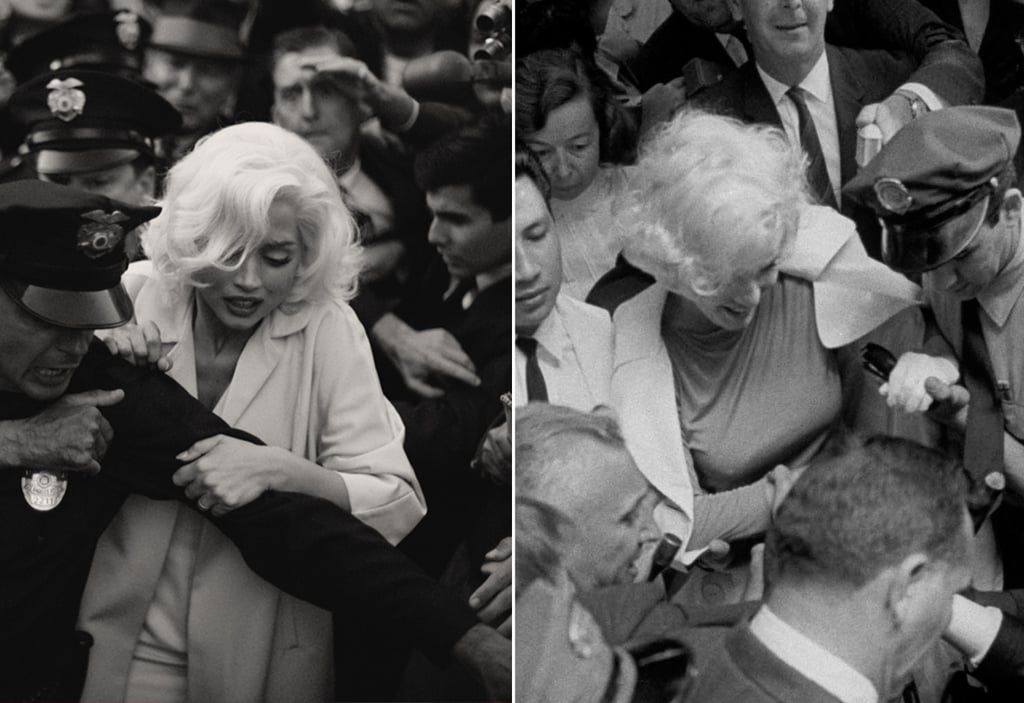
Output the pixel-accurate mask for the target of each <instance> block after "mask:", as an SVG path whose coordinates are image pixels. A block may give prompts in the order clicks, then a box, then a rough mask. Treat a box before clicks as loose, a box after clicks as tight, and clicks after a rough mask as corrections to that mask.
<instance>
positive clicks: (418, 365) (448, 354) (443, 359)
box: [373, 315, 480, 398]
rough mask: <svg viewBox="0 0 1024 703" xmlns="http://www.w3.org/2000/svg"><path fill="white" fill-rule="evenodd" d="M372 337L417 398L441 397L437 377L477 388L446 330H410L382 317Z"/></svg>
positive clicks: (472, 369) (476, 380) (475, 378)
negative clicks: (451, 379)
mask: <svg viewBox="0 0 1024 703" xmlns="http://www.w3.org/2000/svg"><path fill="white" fill-rule="evenodd" d="M373 334H374V336H375V338H376V339H377V341H378V343H379V344H380V346H381V348H383V349H384V351H385V352H386V353H387V355H388V357H389V358H390V359H391V361H392V362H393V363H394V364H395V367H396V368H397V369H398V371H399V373H400V374H401V376H402V380H403V381H404V382H405V385H406V386H407V387H408V388H409V390H411V391H413V392H414V393H416V394H417V395H420V396H423V397H424V398H438V397H440V396H442V395H444V386H443V384H442V383H441V382H440V379H438V377H439V376H440V377H448V378H453V379H455V380H456V381H461V382H462V383H465V384H468V385H470V386H479V385H480V378H479V377H478V376H477V375H476V366H475V365H474V364H473V360H472V359H470V358H469V356H468V355H467V354H466V352H465V351H463V349H462V346H461V345H460V344H459V342H458V340H456V339H455V337H453V336H452V335H451V334H449V333H448V331H447V330H444V329H440V328H437V329H429V330H422V331H420V330H414V329H413V328H411V327H409V326H408V325H406V324H405V323H404V322H402V321H401V320H399V319H398V318H397V317H395V316H394V315H385V316H384V317H383V318H381V319H380V321H378V322H377V324H375V325H374V326H373Z"/></svg>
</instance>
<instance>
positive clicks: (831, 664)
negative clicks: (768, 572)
mask: <svg viewBox="0 0 1024 703" xmlns="http://www.w3.org/2000/svg"><path fill="white" fill-rule="evenodd" d="M750 632H751V634H753V635H754V637H756V638H757V639H758V640H760V641H761V643H762V644H763V645H764V646H765V647H767V648H768V649H769V650H771V652H772V654H774V655H775V656H777V657H778V658H779V659H781V660H782V661H783V662H785V663H786V664H787V665H789V666H790V667H792V668H793V669H796V670H797V671H798V672H800V673H801V674H803V675H804V676H805V677H806V678H808V679H810V680H811V681H813V682H814V683H816V684H817V685H819V686H821V687H822V688H823V689H825V690H826V691H828V692H829V693H831V694H832V695H833V696H835V697H836V698H838V699H839V700H841V701H843V703H878V692H877V691H876V690H875V686H874V684H872V683H871V681H870V680H868V678H867V677H866V676H864V675H863V674H862V673H860V672H859V671H857V670H856V669H854V668H853V667H852V666H850V665H849V664H847V663H846V662H844V661H843V660H842V659H840V658H839V657H837V656H835V655H834V654H832V653H831V652H829V651H828V650H827V649H825V648H824V647H822V646H821V645H819V644H818V643H816V642H814V641H813V640H811V639H809V638H808V637H806V636H805V635H803V634H802V633H800V632H799V631H797V630H796V629H794V628H793V627H791V626H790V625H788V624H786V623H785V622H783V621H782V620H781V619H780V618H779V617H778V616H777V615H775V613H773V612H772V611H771V610H770V609H769V608H768V606H767V605H762V606H761V609H760V610H758V611H757V614H756V615H754V618H753V619H752V620H751V621H750Z"/></svg>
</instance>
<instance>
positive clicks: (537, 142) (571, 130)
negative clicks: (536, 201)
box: [526, 96, 601, 200]
mask: <svg viewBox="0 0 1024 703" xmlns="http://www.w3.org/2000/svg"><path fill="white" fill-rule="evenodd" d="M600 137H601V135H600V131H599V129H598V125H597V119H596V118H595V117H594V110H593V108H592V107H591V106H590V101H589V100H587V98H586V97H583V96H580V97H577V98H575V99H573V100H570V101H569V102H567V103H566V104H564V105H562V106H561V107H557V108H555V109H554V110H552V111H551V112H550V113H549V114H548V119H547V121H546V122H545V123H544V127H543V128H541V129H540V130H538V131H536V132H534V133H533V134H531V135H530V136H529V137H527V139H526V142H527V144H529V146H530V148H531V149H533V151H534V153H535V154H537V156H538V158H540V162H541V164H543V165H544V171H545V173H547V175H548V178H549V179H550V180H551V197H553V198H558V199H559V200H572V199H573V198H575V197H577V196H579V195H581V194H582V193H583V191H585V190H586V189H587V187H589V186H590V184H591V183H593V182H594V178H595V177H596V176H597V169H598V166H599V165H600V159H601V143H600Z"/></svg>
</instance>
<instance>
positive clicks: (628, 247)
mask: <svg viewBox="0 0 1024 703" xmlns="http://www.w3.org/2000/svg"><path fill="white" fill-rule="evenodd" d="M620 4H621V3H612V2H601V1H592V2H580V3H569V2H559V1H558V0H548V1H545V0H535V1H534V2H523V3H520V4H519V5H518V6H517V7H516V13H517V21H518V24H517V26H516V32H517V34H516V44H517V54H516V69H515V115H516V122H515V133H516V147H515V148H516V164H515V168H516V171H515V209H516V218H515V230H516V257H515V266H516V317H515V333H516V340H515V344H516V354H515V363H514V365H513V374H514V382H513V385H514V388H515V403H516V405H517V413H516V419H515V440H514V441H515V452H514V456H515V471H514V474H515V500H516V508H515V509H516V533H515V539H516V547H517V550H516V626H517V629H516V638H515V639H516V673H515V676H516V683H517V688H516V691H517V699H518V700H523V701H552V702H553V701H574V700H579V701H589V700H608V701H612V700H614V701H619V700H621V701H630V700H632V701H676V702H679V701H694V702H699V703H708V702H711V701H723V702H733V701H744V702H747V701H766V702H767V701H775V702H778V703H781V702H783V701H785V702H787V703H795V702H797V701H807V702H811V701H815V702H820V701H835V702H838V703H876V702H881V701H935V702H936V703H939V702H940V701H1003V700H1006V701H1009V700H1017V699H1019V698H1020V696H1021V694H1022V692H1024V630H1022V620H1021V618H1022V616H1024V612H1022V611H1021V610H1020V606H1019V603H1020V594H1021V592H1022V591H1021V590H1020V589H1022V588H1024V579H1022V576H1024V573H1022V571H1021V558H1020V554H1021V552H1020V549H1021V545H1022V541H1021V537H1022V534H1024V532H1022V529H1021V525H1024V513H1022V510H1021V506H1022V505H1024V492H1022V485H1021V479H1022V477H1024V425H1022V424H1021V415H1020V411H1019V408H1020V404H1021V402H1022V398H1024V364H1022V357H1021V353H1020V351H1019V349H1021V348H1024V347H1022V344H1024V329H1022V328H1021V326H1020V325H1021V323H1022V322H1024V302H1022V297H1024V268H1022V262H1024V241H1022V240H1024V230H1022V225H1021V214H1020V213H1021V202H1022V196H1021V192H1020V187H1021V186H1020V181H1019V174H1020V170H1019V167H1020V165H1021V158H1022V153H1024V152H1022V151H1021V149H1020V141H1021V126H1020V122H1021V119H1022V117H1024V71H1022V66H1024V52H1022V50H1021V43H1020V38H1021V37H1022V36H1024V6H1022V5H1021V4H1020V3H1018V2H1014V1H1012V0H1010V1H1007V2H999V0H983V1H978V2H975V1H971V0H968V1H965V2H960V3H952V4H950V3H943V2H930V0H920V1H918V0H885V2H875V1H874V0H863V1H861V2H852V1H847V0H720V1H718V0H668V2H665V3H660V4H662V5H667V6H668V7H664V8H663V10H664V12H663V13H662V14H661V18H662V19H661V21H660V24H658V25H657V26H656V27H655V26H651V27H648V28H647V30H646V32H644V31H642V30H641V29H640V28H637V30H636V31H637V36H636V37H634V36H630V35H624V33H623V32H624V30H623V24H622V21H621V20H622V18H623V17H626V18H627V20H628V16H629V12H628V11H621V8H620V10H619V11H616V10H615V8H617V7H619V6H620ZM626 4H627V5H630V4H629V3H626ZM630 7H632V8H633V9H636V6H635V4H632V5H630ZM609 15H615V16H616V17H617V19H618V20H619V21H617V22H616V23H614V26H612V24H613V23H609V22H608V18H609ZM637 15H638V22H639V21H640V20H639V15H640V13H637ZM627 25H628V22H627Z"/></svg>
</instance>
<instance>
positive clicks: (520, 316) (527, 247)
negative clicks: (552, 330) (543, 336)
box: [516, 176, 562, 335]
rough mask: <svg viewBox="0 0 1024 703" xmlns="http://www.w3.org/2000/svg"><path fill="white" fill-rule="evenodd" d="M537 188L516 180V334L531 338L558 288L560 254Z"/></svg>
mask: <svg viewBox="0 0 1024 703" xmlns="http://www.w3.org/2000/svg"><path fill="white" fill-rule="evenodd" d="M553 227H554V222H553V221H552V219H551V213H550V212H549V211H548V206H547V203H545V202H544V196H543V195H541V192H540V190H539V189H538V188H537V184H536V183H534V182H533V180H532V179H530V178H527V177H526V176H520V177H519V178H517V179H516V332H518V333H520V334H527V335H529V334H533V332H535V331H536V329H537V327H539V326H540V324H541V323H542V322H543V321H544V320H545V319H547V317H548V315H550V314H551V309H552V308H554V307H555V301H556V300H557V299H558V292H559V290H561V288H562V254H561V250H560V249H559V246H558V237H556V236H555V233H554V231H553Z"/></svg>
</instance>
